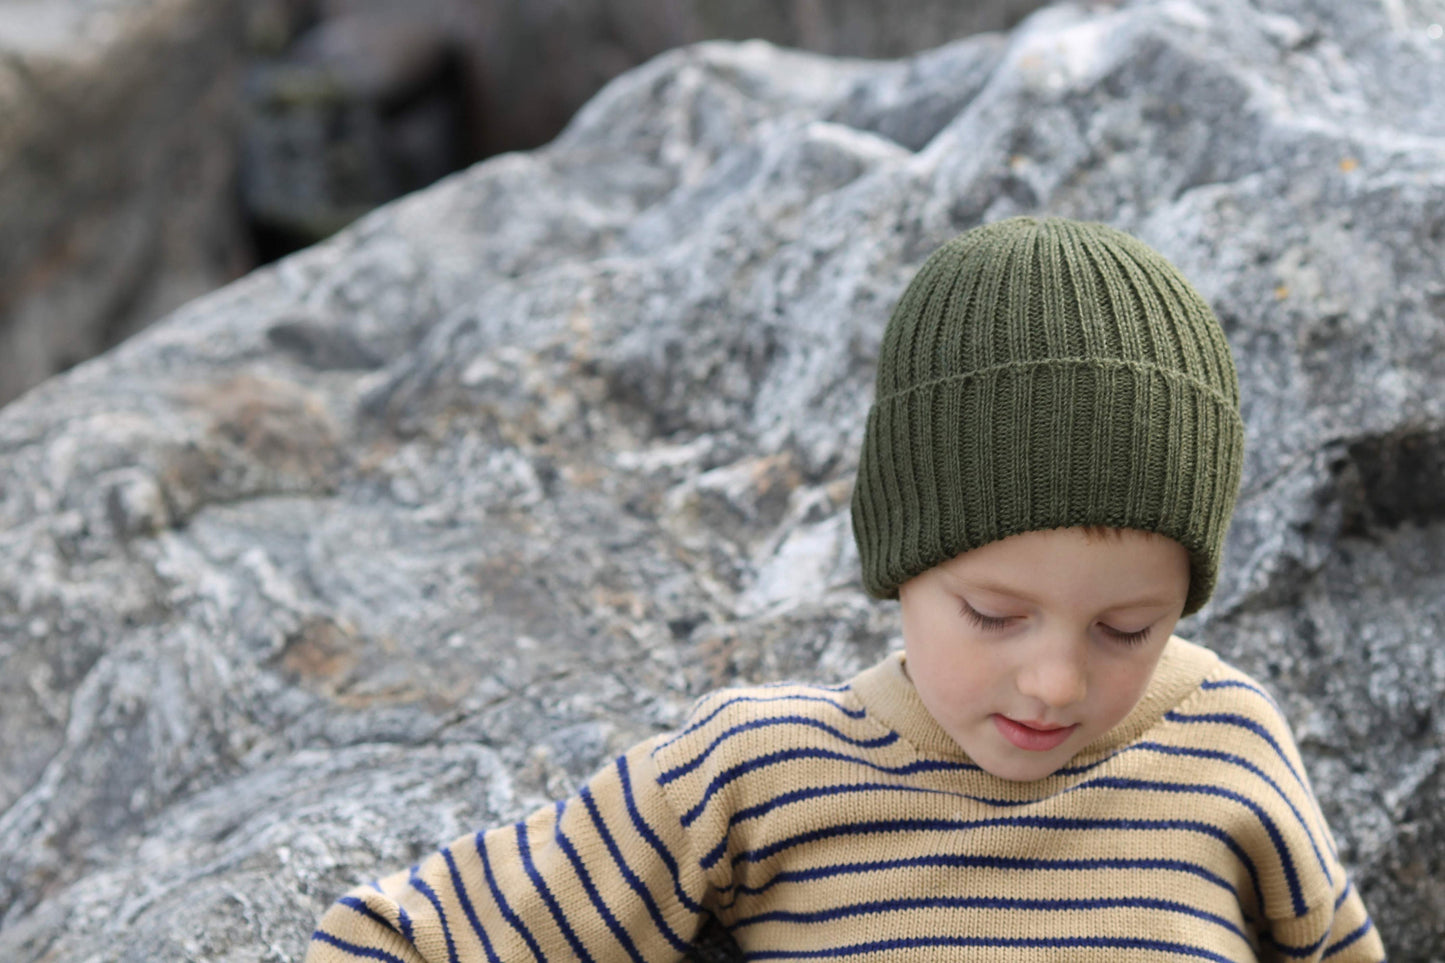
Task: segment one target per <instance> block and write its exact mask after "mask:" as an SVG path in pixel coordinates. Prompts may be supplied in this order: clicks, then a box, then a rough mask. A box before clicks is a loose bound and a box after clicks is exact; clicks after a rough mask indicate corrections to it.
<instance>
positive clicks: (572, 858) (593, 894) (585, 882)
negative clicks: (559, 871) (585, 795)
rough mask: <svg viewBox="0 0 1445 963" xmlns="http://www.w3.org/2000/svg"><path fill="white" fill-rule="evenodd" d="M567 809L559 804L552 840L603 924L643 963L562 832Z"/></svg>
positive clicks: (630, 954) (628, 952)
mask: <svg viewBox="0 0 1445 963" xmlns="http://www.w3.org/2000/svg"><path fill="white" fill-rule="evenodd" d="M566 808H567V805H566V803H564V802H558V803H557V822H556V823H555V824H554V825H553V827H552V838H553V839H554V840H556V842H557V845H558V846H559V847H561V849H562V852H563V853H564V854H566V856H567V861H568V862H569V863H571V864H572V871H573V872H574V873H576V874H577V879H578V880H580V881H581V883H582V889H583V890H585V891H586V892H587V898H588V899H589V900H591V901H592V907H593V908H594V909H595V910H597V915H598V916H600V917H602V922H604V923H606V924H607V928H608V929H609V930H611V931H612V935H613V936H615V937H616V938H617V942H619V943H621V944H622V948H623V949H624V950H626V951H627V955H628V956H630V957H632V958H633V959H634V960H636V961H637V963H643V960H642V954H641V953H639V952H637V946H636V945H635V944H634V943H633V942H632V937H630V936H628V935H627V931H626V930H625V929H623V928H622V924H621V923H619V922H617V917H615V916H613V915H612V910H610V909H608V908H607V904H606V903H604V902H603V901H602V894H601V893H599V892H597V886H596V885H595V884H594V883H593V882H592V877H591V876H590V875H589V874H588V872H587V867H586V866H584V865H583V864H582V857H581V856H579V855H578V854H577V847H575V846H573V845H572V841H571V840H570V839H568V838H567V834H566V833H565V832H563V831H562V814H563V813H564V812H565V811H566Z"/></svg>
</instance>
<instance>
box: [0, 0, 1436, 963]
mask: <svg viewBox="0 0 1445 963" xmlns="http://www.w3.org/2000/svg"><path fill="white" fill-rule="evenodd" d="M1433 16H1434V14H1433V12H1432V11H1431V10H1429V9H1428V8H1427V7H1425V6H1424V5H1422V4H1420V3H1411V2H1409V0H1400V2H1398V3H1392V4H1381V5H1373V4H1358V3H1354V2H1353V0H1350V2H1344V0H1270V2H1263V3H1262V2H1254V3H1250V2H1246V0H1194V2H1184V0H1166V2H1141V3H1135V4H1129V5H1125V6H1121V7H1118V8H1114V7H1110V6H1101V7H1078V6H1067V5H1065V6H1059V7H1053V8H1049V9H1047V10H1044V11H1041V12H1040V13H1038V14H1036V15H1035V16H1033V17H1031V18H1030V19H1028V20H1027V21H1026V22H1025V23H1024V24H1023V25H1021V26H1020V27H1019V28H1017V29H1016V30H1015V31H1013V32H1012V33H1010V34H1008V35H1006V36H1005V35H986V36H981V37H978V38H974V39H970V40H966V41H961V42H958V43H955V44H953V45H950V46H947V47H944V48H941V49H938V50H935V51H932V52H929V53H926V54H923V55H921V56H919V57H916V58H913V59H910V60H907V61H901V62H865V61H857V60H831V59H827V58H823V57H818V56H813V55H807V54H800V53H793V52H786V51H782V50H778V49H775V48H772V47H769V46H767V45H764V44H758V43H753V44H744V45H740V46H733V45H725V44H718V45H704V46H700V47H694V48H688V49H685V50H681V51H677V52H674V53H671V54H668V55H665V56H664V57H662V58H660V59H658V60H656V61H654V62H652V63H650V64H648V65H647V66H645V67H643V68H641V69H639V70H636V71H633V72H631V73H629V74H627V75H626V76H624V77H623V78H621V79H619V80H618V81H616V82H615V83H613V84H611V85H610V86H608V87H607V88H606V89H605V90H604V91H603V92H602V93H600V94H599V95H598V96H597V97H596V98H595V99H594V100H593V101H592V102H591V103H590V104H589V105H588V107H587V108H586V109H585V110H584V111H583V112H582V113H581V114H580V115H579V116H578V117H577V118H576V120H575V121H574V122H573V123H572V124H571V125H570V126H569V128H568V129H567V130H566V131H565V132H564V134H563V135H562V136H561V137H560V138H559V139H558V140H557V141H556V142H554V143H553V144H551V145H549V146H548V147H547V148H545V149H543V150H539V151H535V152H532V153H526V154H511V155H505V156H502V157H499V158H496V159H494V160H492V161H489V162H487V163H485V164H482V165H480V166H478V167H476V168H474V169H472V170H470V171H468V172H466V173H465V174H463V175H458V176H455V177H453V178H451V179H449V180H446V181H444V182H442V183H441V184H439V185H437V186H435V187H434V188H431V189H429V190H427V191H425V192H423V193H421V194H418V195H415V196H413V197H410V198H408V199H406V200H404V201H402V202H400V203H398V204H395V205H392V206H390V207H387V208H384V209H383V210H381V211H379V212H377V213H375V214H373V215H370V216H369V217H367V218H365V219H364V220H363V221H361V222H359V223H358V224H357V225H355V226H354V227H353V228H351V229H349V230H348V231H346V232H345V233H343V234H342V235H340V236H338V237H337V238H335V239H333V240H332V241H330V242H327V243H325V244H323V245H321V246H319V247H316V248H313V249H310V250H308V251H305V252H303V253H302V254H300V255H298V256H296V257H294V258H291V259H289V260H287V261H284V262H281V263H280V264H278V265H276V266H274V267H272V268H268V269H266V270H263V271H260V272H257V273H255V274H252V275H250V276H249V277H247V278H245V279H243V280H242V281H239V282H237V283H235V284H233V285H231V286H229V287H227V288H225V289H223V290H221V291H219V292H217V293H215V294H212V295H210V296H208V297H206V298H203V299H201V300H199V301H196V302H193V303H192V304H190V305H188V306H187V307H186V308H184V309H182V310H181V311H179V312H178V313H177V314H175V315H174V316H173V317H172V318H170V319H169V320H168V321H167V322H164V323H162V324H160V325H159V326H157V327H155V328H153V329H151V330H150V331H147V332H146V333H145V334H143V335H142V336H140V337H139V338H136V339H133V340H132V341H130V342H127V343H126V344H125V345H122V346H121V347H120V348H119V349H117V350H115V351H113V352H111V353H109V354H108V355H106V356H104V357H102V358H100V359H98V360H96V361H94V362H91V363H88V364H86V365H83V366H81V367H79V368H77V369H75V370H74V371H72V372H70V373H68V374H67V375H65V376H63V377H61V378H58V379H54V380H52V381H50V382H48V383H47V384H45V385H43V386H41V387H40V388H39V389H37V390H36V391H34V392H32V393H31V394H29V395H27V396H26V397H25V398H23V399H21V400H20V401H18V402H17V403H15V404H13V405H11V406H9V407H7V408H6V409H4V410H3V411H0V852H4V853H5V854H6V858H5V860H4V861H3V863H0V907H4V908H5V909H4V910H3V911H0V912H3V914H4V915H3V917H0V957H3V958H5V959H7V960H8V959H13V960H20V961H28V960H42V959H43V960H46V961H81V960H85V961H131V960H136V961H139V960H151V959H192V960H218V961H219V960H237V961H239V960H256V959H263V960H273V961H281V960H297V959H299V957H300V955H301V953H302V952H303V945H304V941H305V937H306V934H307V933H308V932H309V930H310V927H311V925H312V923H313V921H314V919H315V917H316V915H317V914H319V912H320V911H321V910H322V909H323V908H324V907H325V906H326V905H327V904H328V903H329V902H330V900H332V899H333V898H334V897H335V896H337V895H338V894H339V893H340V892H342V891H343V890H344V889H345V888H346V887H347V886H349V885H350V884H351V883H353V882H354V881H357V880H360V879H365V878H368V877H370V876H372V875H374V874H376V873H377V872H378V871H380V870H383V869H386V868H390V867H397V866H403V865H406V864H407V863H408V862H410V861H412V860H414V859H415V858H417V857H418V856H420V855H422V854H423V853H425V852H428V851H430V850H431V849H432V848H434V847H435V846H437V845H439V844H441V843H443V842H445V841H447V840H448V839H449V838H451V837H452V836H454V835H457V834H459V833H461V832H464V831H467V830H468V829H471V828H474V827H477V826H479V825H485V824H489V823H493V822H496V821H499V820H505V819H511V818H514V817H516V816H518V815H520V814H521V813H523V812H525V811H526V810H528V809H529V808H530V807H532V806H534V805H536V804H539V803H541V802H542V801H544V800H546V799H548V798H551V797H552V796H554V795H558V794H562V793H566V792H567V791H569V789H570V788H572V787H573V786H574V785H575V784H576V783H577V782H578V781H580V780H582V779H583V778H585V777H586V776H587V774H588V773H589V772H590V771H591V770H592V769H593V768H594V767H595V766H597V765H598V764H599V763H600V762H601V761H602V760H603V759H605V758H607V756H608V755H609V754H611V753H614V752H616V751H619V750H620V749H621V748H623V747H625V746H626V745H628V744H630V743H631V742H632V741H634V740H636V739H638V738H640V737H642V736H645V735H647V734H648V733H651V732H654V731H657V730H658V729H660V728H663V727H666V726H668V725H671V724H673V723H675V722H676V721H677V720H678V719H679V718H680V716H681V714H682V713H683V712H684V711H685V708H686V706H687V704H688V703H689V702H690V700H691V699H692V698H693V697H694V696H696V695H697V694H699V693H700V692H702V691H704V690H706V689H708V688H710V687H713V686H716V685H719V684H725V683H728V682H734V681H749V680H762V679H775V678H781V677H789V676H792V677H806V678H812V679H840V678H843V677H845V676H847V675H848V674H849V673H851V672H852V671H854V670H855V669H857V668H859V667H861V666H864V665H866V664H868V663H870V662H871V661H873V660H874V659H876V658H877V657H878V656H879V655H880V654H881V653H882V652H883V651H884V650H886V649H887V648H888V647H889V646H890V645H892V644H896V635H897V613H896V608H894V607H892V606H888V605H875V604H873V603H870V602H868V601H866V599H865V598H864V597H863V595H862V593H861V591H860V589H859V587H858V579H857V574H856V556H855V554H854V550H853V547H852V543H851V538H850V535H849V528H848V515H847V502H848V493H849V486H850V484H851V472H852V469H853V467H854V464H855V459H856V446H857V444H858V440H859V438H860V437H861V432H862V424H863V418H864V415H865V413H866V410H867V405H868V403H869V400H870V397H871V384H870V375H871V366H872V363H873V360H874V357H875V356H876V352H877V346H878V339H879V336H880V333H881V330H882V326H883V321H884V319H885V317H886V314H887V312H888V310H889V308H890V307H891V303H892V300H893V298H894V297H896V295H897V294H898V292H899V290H900V288H901V286H902V284H903V283H904V282H905V281H906V279H907V277H908V276H909V275H910V273H911V272H912V271H913V270H914V269H915V268H916V267H917V265H918V264H919V263H920V262H921V260H922V259H923V257H924V256H925V255H926V254H927V253H928V251H930V250H931V249H932V248H933V247H934V246H935V245H936V244H938V243H939V242H941V241H942V240H944V239H946V238H947V237H949V236H950V235H952V234H953V233H954V232H956V231H959V230H962V229H965V228H967V227H969V226H972V225H974V224H976V223H979V222H980V221H982V220H986V219H993V218H998V217H1003V216H1007V215H1011V214H1016V213H1021V212H1031V211H1048V212H1052V213H1059V214H1066V215H1071V216H1078V217H1090V218H1099V219H1103V220H1107V221H1110V222H1112V223H1114V224H1116V225H1118V226H1120V227H1122V228H1125V229H1127V230H1130V231H1132V232H1135V233H1137V234H1139V235H1140V236H1142V237H1143V238H1145V239H1146V240H1147V241H1149V242H1150V243H1151V244H1153V245H1154V246H1156V247H1158V248H1159V249H1160V250H1161V251H1163V252H1164V253H1165V254H1166V255H1167V256H1168V257H1170V258H1171V259H1173V260H1174V261H1175V262H1176V263H1177V264H1179V266H1180V267H1181V268H1182V269H1183V270H1184V272H1185V273H1186V274H1187V275H1188V276H1190V277H1191V278H1192V279H1194V281H1195V282H1196V286H1197V287H1199V288H1200V290H1201V291H1202V292H1203V293H1204V295H1205V296H1206V297H1207V298H1208V299H1209V300H1210V301H1211V303H1212V304H1213V305H1214V306H1215V308H1216V310H1217V311H1218V313H1219V315H1220V317H1221V319H1222V321H1223V322H1224V324H1225V327H1226V329H1227V331H1228V333H1229V336H1230V338H1231V341H1232V343H1233V346H1234V349H1235V353H1236V356H1237V358H1238V359H1239V363H1240V371H1241V377H1242V381H1243V391H1244V396H1245V399H1246V402H1245V410H1244V413H1245V419H1246V423H1247V427H1248V435H1249V442H1248V444H1249V455H1248V464H1247V467H1246V473H1245V481H1244V491H1243V495H1242V498H1241V503H1240V510H1239V514H1238V517H1237V520H1236V523H1235V526H1234V528H1233V530H1232V532H1231V535H1230V540H1229V543H1228V546H1227V554H1226V559H1225V564H1224V573H1223V580H1222V583H1221V586H1220V590H1219V592H1218V594H1217V595H1216V597H1215V600H1214V602H1213V603H1212V604H1211V606H1210V607H1209V608H1207V609H1206V610H1205V611H1204V612H1202V613H1201V614H1200V616H1198V617H1197V618H1195V619H1193V620H1191V622H1190V623H1188V624H1187V625H1185V626H1183V628H1182V631H1183V632H1184V634H1187V635H1192V636H1193V637H1195V638H1198V639H1200V640H1202V641H1205V642H1207V643H1209V644H1210V645H1212V646H1214V647H1215V648H1217V649H1218V650H1219V651H1221V652H1222V653H1223V654H1225V655H1226V656H1227V657H1229V658H1231V659H1233V660H1235V661H1236V662H1238V663H1239V664H1240V665H1241V666H1242V667H1244V668H1245V669H1247V670H1248V671H1250V672H1252V673H1254V674H1255V675H1256V676H1258V677H1259V678H1261V679H1263V680H1264V681H1265V682H1266V683H1268V685H1269V686H1270V687H1271V688H1272V689H1273V690H1274V691H1275V692H1276V693H1277V695H1278V696H1279V698H1280V700H1281V702H1282V704H1283V706H1284V709H1285V711H1286V712H1287V714H1288V715H1289V717H1290V718H1291V720H1292V721H1293V723H1294V725H1295V727H1296V731H1297V734H1298V736H1299V739H1300V743H1301V746H1302V749H1303V751H1304V753H1305V755H1306V761H1307V764H1308V767H1309V771H1310V773H1311V775H1312V777H1313V779H1314V781H1315V784H1316V787H1317V788H1318V789H1319V791H1320V795H1321V796H1322V799H1323V804H1324V806H1325V809H1326V811H1327V813H1328V815H1329V818H1330V820H1331V823H1332V825H1333V827H1334V829H1335V831H1336V834H1337V841H1338V843H1339V846H1340V848H1341V851H1342V854H1343V856H1344V858H1345V859H1346V861H1347V862H1348V863H1349V864H1350V865H1351V866H1352V868H1353V869H1354V871H1355V874H1356V881H1357V884H1358V885H1359V887H1360V889H1361V891H1362V892H1363V893H1364V896H1365V899H1366V901H1367V903H1368V905H1369V906H1370V907H1371V909H1372V911H1373V912H1374V914H1375V916H1376V919H1377V921H1378V924H1379V926H1380V929H1381V931H1382V933H1383V935H1384V938H1385V941H1386V945H1387V947H1388V948H1389V949H1390V950H1391V957H1392V959H1394V960H1404V961H1412V963H1419V961H1427V960H1438V959H1440V947H1441V946H1442V945H1445V807H1442V805H1441V802H1442V790H1445V763H1442V746H1441V742H1442V735H1445V715H1442V713H1441V712H1440V709H1439V704H1440V701H1441V695H1442V693H1445V571H1442V566H1441V563H1440V559H1442V558H1445V487H1442V485H1441V484H1440V481H1441V479H1440V473H1441V468H1442V463H1445V396H1442V394H1441V392H1440V391H1439V390H1438V386H1439V385H1440V384H1441V383H1442V380H1445V285H1442V283H1441V281H1440V278H1439V275H1438V265H1439V264H1440V263H1441V261H1442V257H1445V109H1442V108H1445V103H1442V100H1441V97H1442V96H1445V95H1442V94H1441V93H1440V92H1442V91H1445V47H1442V45H1441V43H1440V42H1438V41H1435V40H1433V39H1431V36H1430V32H1429V24H1430V23H1431V22H1434V21H1433V20H1432V19H1431V17H1433ZM708 952H709V953H711V954H712V956H713V958H728V951H727V950H726V948H725V946H723V945H722V944H721V943H715V944H714V945H713V947H712V949H711V950H709V951H708Z"/></svg>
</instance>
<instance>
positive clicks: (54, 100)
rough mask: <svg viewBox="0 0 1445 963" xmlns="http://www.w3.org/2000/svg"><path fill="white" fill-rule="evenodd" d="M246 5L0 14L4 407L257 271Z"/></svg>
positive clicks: (67, 6) (132, 2) (21, 6)
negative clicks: (246, 203)
mask: <svg viewBox="0 0 1445 963" xmlns="http://www.w3.org/2000/svg"><path fill="white" fill-rule="evenodd" d="M241 7H242V5H241V4H240V3H237V2H225V3H210V2H203V0H127V2H122V3H107V4H92V3H82V2H79V0H61V2H51V0H10V2H7V3H6V4H5V12H4V14H3V16H0V116H3V117H4V118H5V121H4V124H3V125H0V171H3V172H4V174H3V176H0V404H3V403H4V402H6V401H9V400H10V399H11V398H13V397H14V396H15V395H17V394H19V393H20V392H21V391H23V390H24V389H26V388H28V387H30V386H31V385H33V384H35V383H37V382H39V381H40V380H42V379H44V378H45V377H47V376H48V375H50V374H53V373H54V372H56V371H58V370H61V369H63V368H65V367H67V366H69V365H71V364H74V363H75V362H77V361H81V360H84V359H85V358H88V357H90V356H92V355H94V354H97V353H98V352H100V351H101V350H103V349H104V348H106V347H109V346H110V345H113V344H115V343H116V342H118V341H119V340H120V339H121V338H123V337H125V336H126V335H128V334H130V333H131V332H133V331H134V330H136V329H138V328H139V327H141V326H143V325H145V324H147V323H149V322H151V321H153V320H154V319H156V318H157V317H160V316H161V315H163V314H166V313H167V312H169V311H171V310H172V309H174V308H176V307H178V306H179V305H181V304H183V303H184V302H185V301H188V300H190V299H191V298H193V297H196V296H197V295H199V294H202V293H204V292H206V291H209V290H211V289H212V288H214V287H216V286H218V285H220V284H223V283H225V282H226V281H229V280H231V279H233V278H235V277H236V276H237V275H238V274H240V273H241V271H243V270H244V269H245V268H246V267H247V266H248V265H249V254H248V252H247V249H246V245H247V241H246V238H245V232H244V230H243V227H242V223H241V214H240V209H239V206H238V205H237V204H236V203H235V199H234V191H233V188H234V182H233V177H234V168H235V162H234V157H233V147H232V141H233V139H234V131H235V126H236V104H237V98H236V94H235V89H234V88H235V86H236V74H235V69H236V67H237V66H238V63H239V55H240V42H239V39H238V38H239V31H238V24H239V16H240V10H241Z"/></svg>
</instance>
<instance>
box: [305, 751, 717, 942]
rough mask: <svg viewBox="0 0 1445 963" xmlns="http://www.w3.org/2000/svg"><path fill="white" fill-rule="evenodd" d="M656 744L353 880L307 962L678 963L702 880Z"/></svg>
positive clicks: (697, 922) (690, 933)
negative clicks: (568, 791)
mask: <svg viewBox="0 0 1445 963" xmlns="http://www.w3.org/2000/svg"><path fill="white" fill-rule="evenodd" d="M652 745H653V743H652V742H651V741H649V742H644V743H641V744H640V745H638V746H636V747H634V748H633V749H631V750H629V751H628V752H627V753H626V754H625V755H623V756H620V757H618V758H617V759H616V760H615V761H614V762H612V763H611V764H610V765H609V766H607V767H606V768H604V769H603V770H602V771H601V772H600V773H598V774H597V775H596V776H594V777H593V778H592V779H591V780H590V781H589V782H588V783H587V785H585V786H584V787H583V788H582V789H581V790H580V791H579V792H578V794H577V795H575V796H573V797H572V798H570V799H566V800H562V801H559V802H557V803H554V804H553V805H550V806H547V807H545V808H543V809H540V810H538V811H537V812H535V813H533V814H532V815H531V816H529V817H528V818H527V819H525V820H523V821H521V822H518V823H516V824H514V825H512V826H504V827H498V828H495V829H491V830H489V831H485V832H479V833H477V834H475V835H471V836H463V837H461V838H460V839H457V840H454V841H453V842H452V843H451V844H450V845H448V846H446V847H445V848H443V849H442V850H440V851H439V852H437V853H434V854H433V855H431V856H430V857H428V858H427V859H425V860H423V861H422V862H421V863H419V864H418V865H416V866H414V867H412V868H411V869H409V870H405V871H402V872H398V873H395V874H393V875H391V876H387V877H385V878H384V879H381V880H378V881H377V882H375V883H372V884H369V885H367V886H360V887H357V888H356V889H353V890H352V891H351V892H349V893H347V894H346V895H345V896H343V897H342V898H341V899H340V900H339V901H337V902H336V903H335V904H334V905H333V906H332V907H331V909H330V910H328V911H327V912H326V914H325V915H324V916H323V917H322V918H321V922H320V923H319V924H318V926H317V928H316V931H315V932H314V933H313V934H312V937H311V945H310V948H309V950H308V952H307V956H306V961H307V963H357V961H361V960H367V961H377V960H379V961H382V963H473V961H476V963H497V961H503V963H506V961H512V960H533V959H537V960H550V959H581V960H589V959H624V958H626V959H630V960H634V961H654V960H659V961H660V960H674V961H675V960H679V959H682V957H683V956H684V954H685V953H686V952H687V951H688V949H689V948H690V946H691V942H692V940H693V938H694V937H695V936H696V934H697V932H698V930H699V929H700V928H701V926H702V923H703V921H704V919H705V917H706V914H707V910H706V909H705V908H704V907H703V905H702V900H703V891H704V890H705V888H706V883H705V880H704V878H703V875H702V872H701V870H700V869H699V868H698V862H697V860H696V858H694V857H692V856H691V855H690V854H689V850H688V841H687V838H686V835H685V834H684V831H683V829H682V826H681V824H680V822H679V821H678V818H677V816H676V815H675V814H674V812H673V811H672V809H671V808H670V807H669V806H668V804H667V802H666V800H665V798H664V797H663V794H662V792H661V790H660V789H659V787H658V783H657V777H656V771H655V768H654V765H653V762H652V757H651V750H652Z"/></svg>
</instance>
